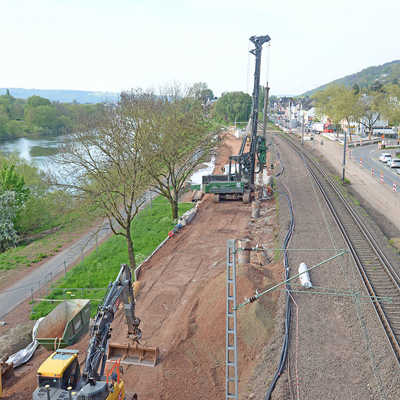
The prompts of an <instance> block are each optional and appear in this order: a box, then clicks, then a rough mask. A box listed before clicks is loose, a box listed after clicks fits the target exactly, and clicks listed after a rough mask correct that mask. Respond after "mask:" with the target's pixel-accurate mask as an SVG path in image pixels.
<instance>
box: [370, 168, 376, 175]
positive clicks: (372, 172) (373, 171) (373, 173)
mask: <svg viewBox="0 0 400 400" xmlns="http://www.w3.org/2000/svg"><path fill="white" fill-rule="evenodd" d="M371 175H372V176H374V175H375V170H374V169H373V168H371Z"/></svg>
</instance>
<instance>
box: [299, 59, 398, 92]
mask: <svg viewBox="0 0 400 400" xmlns="http://www.w3.org/2000/svg"><path fill="white" fill-rule="evenodd" d="M376 81H379V82H380V83H381V84H383V85H384V84H387V83H399V82H400V60H394V61H391V62H388V63H385V64H382V65H377V66H373V67H368V68H365V69H363V70H362V71H360V72H357V73H355V74H352V75H347V76H345V77H343V78H340V79H336V80H334V81H332V82H329V83H327V84H325V85H322V86H319V87H317V88H315V89H313V90H309V91H308V92H306V93H303V96H310V95H312V94H313V93H314V92H317V91H319V90H322V89H325V88H326V87H327V86H329V85H332V84H337V85H345V86H353V85H354V84H358V86H359V87H360V88H363V87H369V86H371V85H372V84H373V83H374V82H376Z"/></svg>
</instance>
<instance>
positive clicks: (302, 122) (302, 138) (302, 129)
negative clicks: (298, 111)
mask: <svg viewBox="0 0 400 400" xmlns="http://www.w3.org/2000/svg"><path fill="white" fill-rule="evenodd" d="M302 114H303V118H302V121H301V144H302V145H303V144H304V111H303V110H302Z"/></svg>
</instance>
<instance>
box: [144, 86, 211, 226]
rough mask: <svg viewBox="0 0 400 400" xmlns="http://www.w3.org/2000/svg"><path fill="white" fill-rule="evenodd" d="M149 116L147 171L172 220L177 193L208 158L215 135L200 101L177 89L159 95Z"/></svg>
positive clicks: (176, 206)
mask: <svg viewBox="0 0 400 400" xmlns="http://www.w3.org/2000/svg"><path fill="white" fill-rule="evenodd" d="M189 93H190V92H189ZM152 118H153V121H156V125H155V126H154V127H153V129H151V130H149V131H150V132H151V135H150V136H149V140H148V146H147V152H148V153H149V154H150V153H151V154H152V161H151V163H149V164H148V165H147V173H148V174H149V175H150V176H151V180H152V187H153V189H154V191H155V192H157V193H159V194H160V195H161V196H163V197H165V198H166V199H167V200H168V201H169V203H170V205H171V212H172V218H173V219H174V220H176V219H177V218H178V200H179V195H180V193H181V192H182V189H183V187H184V184H185V182H186V180H187V179H188V177H190V175H192V173H193V172H194V170H195V169H196V167H198V166H199V165H200V164H202V163H204V162H206V161H208V160H209V158H210V154H211V152H212V150H213V148H214V146H215V134H214V133H212V132H211V131H210V122H209V120H208V119H207V118H206V116H205V111H204V109H203V107H202V104H201V102H200V100H195V99H193V98H192V97H190V96H189V95H182V94H181V93H180V91H179V90H178V89H177V88H171V89H169V91H168V93H166V94H164V95H163V96H161V97H160V98H159V101H157V106H156V108H155V112H154V114H153V117H152Z"/></svg>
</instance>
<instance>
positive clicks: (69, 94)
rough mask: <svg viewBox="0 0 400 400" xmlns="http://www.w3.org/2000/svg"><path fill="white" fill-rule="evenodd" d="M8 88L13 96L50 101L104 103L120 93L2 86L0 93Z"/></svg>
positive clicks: (115, 97)
mask: <svg viewBox="0 0 400 400" xmlns="http://www.w3.org/2000/svg"><path fill="white" fill-rule="evenodd" d="M7 89H8V90H9V92H10V94H11V96H13V97H15V98H17V99H27V98H28V97H31V96H40V97H44V98H46V99H49V100H50V101H59V102H61V103H73V102H77V103H81V104H85V103H92V104H93V103H102V102H109V101H115V100H116V99H117V98H118V93H113V92H89V91H85V90H50V89H49V90H46V89H18V88H0V95H2V94H6V93H7Z"/></svg>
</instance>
